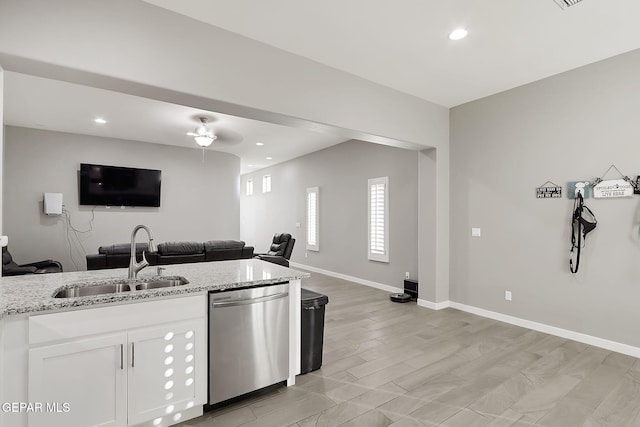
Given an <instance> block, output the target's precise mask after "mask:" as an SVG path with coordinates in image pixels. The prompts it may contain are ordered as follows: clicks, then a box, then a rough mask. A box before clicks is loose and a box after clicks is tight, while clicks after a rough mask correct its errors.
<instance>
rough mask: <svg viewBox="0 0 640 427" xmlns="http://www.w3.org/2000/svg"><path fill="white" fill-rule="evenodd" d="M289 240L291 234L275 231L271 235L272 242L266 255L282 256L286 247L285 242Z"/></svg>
mask: <svg viewBox="0 0 640 427" xmlns="http://www.w3.org/2000/svg"><path fill="white" fill-rule="evenodd" d="M289 240H291V234H289V233H276V234H275V235H274V236H273V243H271V246H270V247H269V252H267V254H268V255H273V256H283V255H284V251H285V249H287V244H288V243H289Z"/></svg>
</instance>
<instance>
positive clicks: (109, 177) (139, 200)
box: [80, 163, 162, 207]
mask: <svg viewBox="0 0 640 427" xmlns="http://www.w3.org/2000/svg"><path fill="white" fill-rule="evenodd" d="M161 178H162V172H161V171H159V170H154V169H137V168H124V167H119V166H106V165H91V164H87V163H81V164H80V204H81V205H100V206H103V205H104V206H152V207H159V206H160V181H161Z"/></svg>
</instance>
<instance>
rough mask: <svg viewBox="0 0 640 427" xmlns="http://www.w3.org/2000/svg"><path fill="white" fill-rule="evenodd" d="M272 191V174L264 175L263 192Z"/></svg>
mask: <svg viewBox="0 0 640 427" xmlns="http://www.w3.org/2000/svg"><path fill="white" fill-rule="evenodd" d="M270 191H271V175H265V176H263V177H262V192H263V193H268V192H270Z"/></svg>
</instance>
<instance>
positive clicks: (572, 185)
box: [567, 181, 590, 199]
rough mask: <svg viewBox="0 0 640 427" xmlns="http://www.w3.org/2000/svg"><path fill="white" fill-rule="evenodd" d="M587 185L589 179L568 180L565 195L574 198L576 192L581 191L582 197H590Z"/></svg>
mask: <svg viewBox="0 0 640 427" xmlns="http://www.w3.org/2000/svg"><path fill="white" fill-rule="evenodd" d="M589 187H590V184H589V181H569V183H568V184H567V197H568V198H570V199H575V198H576V197H577V195H578V193H582V198H583V199H588V198H589V197H590V192H589Z"/></svg>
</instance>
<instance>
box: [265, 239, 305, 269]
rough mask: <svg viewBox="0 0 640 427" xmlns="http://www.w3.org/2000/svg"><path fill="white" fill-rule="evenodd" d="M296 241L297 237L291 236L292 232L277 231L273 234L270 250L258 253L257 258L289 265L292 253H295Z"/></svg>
mask: <svg viewBox="0 0 640 427" xmlns="http://www.w3.org/2000/svg"><path fill="white" fill-rule="evenodd" d="M295 243H296V239H294V238H293V237H291V234H288V233H276V234H275V235H274V236H273V240H272V242H271V246H270V247H269V252H267V253H266V254H257V256H256V258H259V259H261V260H263V261H268V262H272V263H274V264H278V265H282V266H285V267H289V259H290V258H291V253H293V245H295Z"/></svg>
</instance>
